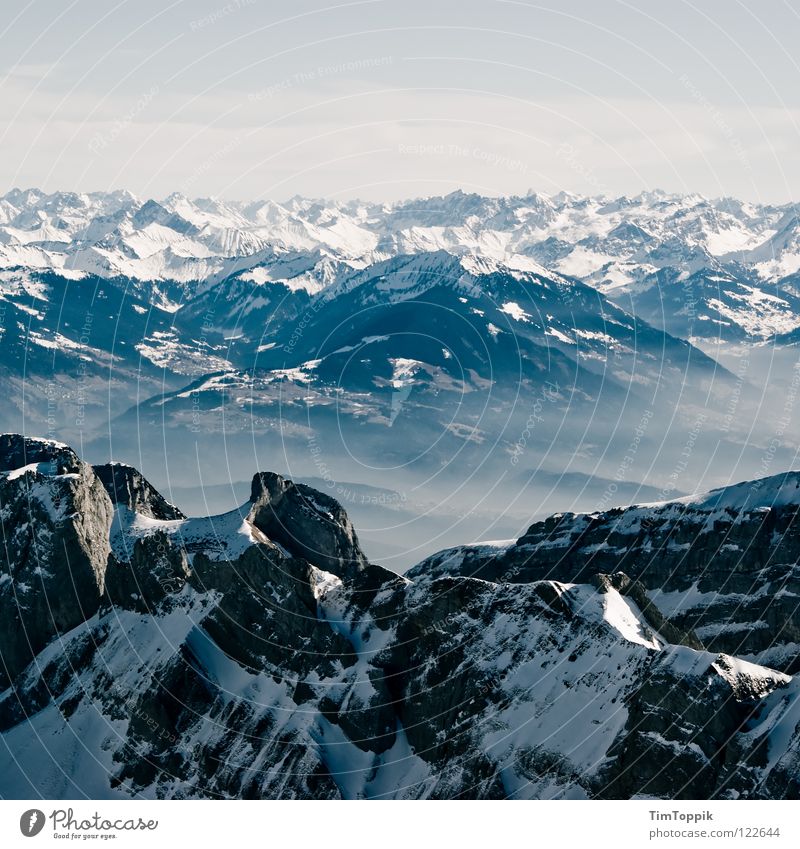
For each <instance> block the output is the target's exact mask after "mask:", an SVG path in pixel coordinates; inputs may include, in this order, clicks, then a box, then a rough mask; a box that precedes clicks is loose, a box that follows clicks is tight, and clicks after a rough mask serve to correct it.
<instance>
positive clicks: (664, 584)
mask: <svg viewBox="0 0 800 849" xmlns="http://www.w3.org/2000/svg"><path fill="white" fill-rule="evenodd" d="M799 481H800V475H798V474H797V473H787V474H785V475H781V476H779V477H775V478H768V479H765V480H763V481H759V482H756V483H754V484H747V485H740V486H738V487H729V488H727V489H724V490H719V491H717V492H712V493H709V494H707V495H704V496H699V497H694V498H684V499H681V500H678V501H673V502H668V503H664V504H660V505H651V506H646V507H632V508H627V509H619V510H612V511H608V512H605V513H600V514H592V515H574V514H563V515H557V516H554V517H551V518H550V519H548V520H546V521H544V522H539V523H536V524H534V525H533V526H532V527H531V528H530V529H529V530H528V531H527V533H526V534H525V535H523V536H522V537H521V538H520V539H519V540H517V541H516V542H512V543H508V544H504V545H495V546H491V545H486V546H471V547H462V548H458V549H453V550H449V551H446V552H442V553H440V554H438V555H436V556H434V557H432V558H430V559H429V560H427V561H425V562H423V563H421V564H419V565H418V566H416V567H415V568H414V569H412V570H411V571H410V572H409V573H408V575H407V577H405V578H401V577H399V576H397V575H395V574H393V573H391V572H389V571H387V570H385V569H383V568H381V567H380V566H377V565H374V564H371V563H369V562H368V560H367V558H366V557H365V556H364V554H363V552H362V551H361V548H360V546H359V542H358V538H357V535H356V532H355V531H354V529H353V526H352V524H351V523H350V521H349V519H348V517H347V515H346V513H345V511H344V510H343V509H342V507H341V506H340V505H339V504H338V503H337V502H336V501H335V500H333V499H332V498H330V497H329V496H327V495H324V494H323V493H320V492H317V491H315V490H313V489H311V488H309V487H307V486H303V485H300V484H295V483H293V482H291V481H289V480H285V479H283V478H281V477H280V476H278V475H276V474H272V473H269V472H260V473H258V474H256V475H255V477H254V478H253V483H252V491H251V495H250V498H249V500H248V501H247V502H246V503H245V504H244V505H243V506H242V507H241V508H240V509H238V510H234V511H232V512H230V513H228V514H225V515H221V516H213V517H206V518H202V519H192V518H187V517H185V516H184V515H183V513H182V512H181V511H180V510H179V509H178V508H177V507H175V506H173V505H171V504H169V503H168V502H167V501H166V499H164V498H163V497H162V496H161V495H160V494H159V493H158V492H156V491H155V489H154V488H153V487H152V486H151V485H150V484H149V483H148V482H147V481H146V480H145V479H144V478H143V477H142V476H141V475H140V474H139V473H138V472H137V471H136V470H135V469H133V468H131V467H129V466H125V465H121V464H110V465H104V466H95V467H92V466H90V465H88V464H86V463H84V462H82V461H81V460H80V459H79V457H78V456H77V455H76V454H75V453H74V452H73V451H72V450H71V449H70V448H68V447H67V446H65V445H61V444H59V443H54V442H48V441H43V440H36V439H28V438H24V437H22V436H18V435H8V434H7V435H4V436H2V437H0V511H2V512H0V516H1V517H2V530H3V549H2V555H1V557H2V560H0V654H1V656H2V664H1V665H0V732H1V733H2V742H3V745H2V746H0V796H3V797H12V798H14V797H16V798H29V797H36V796H39V795H43V796H46V797H52V798H75V797H78V796H88V797H90V798H107V797H132V798H139V797H164V798H195V797H244V798H378V797H385V798H386V797H388V798H418V797H425V798H456V797H461V798H508V797H511V798H552V797H569V798H629V797H634V796H639V797H641V796H645V797H654V798H738V797H747V798H784V797H791V798H797V797H798V796H800V735H799V734H798V728H797V725H798V722H799V721H800V698H799V696H800V687H798V679H796V678H793V677H792V676H793V674H794V673H795V672H796V671H797V668H798V666H799V665H800V664H798V660H797V648H798V642H800V640H798V627H799V626H800V615H799V614H798V610H797V603H796V601H797V598H798V595H799V594H800V582H799V581H798V554H799V553H800V535H799V534H798V522H797V517H798V504H799V503H800V488H798V482H799Z"/></svg>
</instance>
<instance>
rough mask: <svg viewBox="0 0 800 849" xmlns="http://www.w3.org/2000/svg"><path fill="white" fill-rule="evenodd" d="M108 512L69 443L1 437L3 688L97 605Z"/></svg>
mask: <svg viewBox="0 0 800 849" xmlns="http://www.w3.org/2000/svg"><path fill="white" fill-rule="evenodd" d="M111 514H112V506H111V502H110V501H109V498H108V496H107V495H106V492H105V490H104V489H103V486H102V484H101V483H100V481H99V480H98V479H97V478H96V477H95V475H94V473H93V472H92V468H91V466H88V465H86V464H85V463H82V462H81V461H80V460H79V459H78V458H77V456H76V455H75V454H74V452H73V451H72V450H71V449H69V448H68V447H67V446H65V445H61V444H59V443H55V442H50V441H45V440H35V439H26V438H24V437H21V436H16V435H9V434H4V435H2V436H0V518H1V519H2V526H3V542H4V545H3V547H2V549H0V651H1V652H2V664H1V665H0V689H5V688H6V687H7V686H8V685H9V684H10V683H11V681H12V680H13V679H14V678H15V677H16V676H17V675H18V674H19V673H20V672H21V671H22V670H23V669H24V668H25V667H26V666H27V665H28V664H29V663H31V661H32V660H33V658H34V657H35V656H36V655H37V653H38V652H39V651H41V650H42V649H43V648H44V647H45V646H46V645H47V644H48V643H49V642H50V641H51V640H53V639H54V638H55V637H57V636H60V635H63V634H66V633H67V632H68V631H70V630H71V629H72V628H74V627H75V626H77V625H79V624H81V623H82V622H84V621H85V620H86V619H88V618H90V617H91V616H92V615H93V614H94V613H96V612H97V610H98V607H99V604H100V597H101V595H102V593H103V589H104V583H105V573H106V565H107V560H108V555H109V551H110V548H109V529H110V526H111Z"/></svg>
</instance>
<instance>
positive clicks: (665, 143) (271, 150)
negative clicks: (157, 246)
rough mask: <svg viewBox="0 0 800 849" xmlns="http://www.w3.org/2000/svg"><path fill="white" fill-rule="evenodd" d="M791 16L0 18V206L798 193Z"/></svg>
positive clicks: (178, 5) (515, 4) (107, 8)
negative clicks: (30, 196)
mask: <svg viewBox="0 0 800 849" xmlns="http://www.w3.org/2000/svg"><path fill="white" fill-rule="evenodd" d="M798 41H800V10H799V9H797V8H793V7H792V5H791V4H790V2H784V0H758V2H751V0H747V1H746V2H745V0H698V2H684V0H671V2H663V0H661V2H650V0H642V2H621V1H620V0H594V2H591V0H564V2H557V3H556V2H550V3H535V2H528V0H481V2H476V0H462V2H451V1H450V0H424V2H422V0H402V2H397V1H396V0H355V2H339V3H331V4H325V3H320V2H304V0H294V2H283V0H280V2H274V0H272V1H271V2H268V0H172V2H170V0H159V2H155V0H135V2H134V0H116V1H115V0H4V2H3V19H2V22H0V97H1V98H2V101H1V102H2V110H0V149H1V150H2V157H0V169H2V174H1V175H0V192H5V191H8V190H9V189H11V188H14V187H19V188H28V187H38V188H42V189H44V190H47V191H55V190H73V191H94V190H111V189H118V188H126V189H129V190H130V191H132V192H134V193H136V194H137V195H142V196H152V197H164V196H166V195H168V194H170V193H171V192H173V191H177V192H181V193H183V194H186V195H189V196H190V197H204V196H217V197H222V198H228V199H240V200H250V199H257V198H272V199H275V200H278V201H280V200H283V199H286V198H289V197H291V196H293V195H295V194H301V195H305V196H310V197H332V198H354V197H360V198H364V199H366V200H377V201H381V200H393V199H397V198H406V197H418V196H422V195H432V194H444V193H446V192H449V191H452V190H454V189H457V188H460V189H463V190H464V191H475V192H480V193H483V194H524V193H526V192H528V191H530V190H535V191H539V192H545V193H551V194H554V193H557V192H559V191H562V190H563V191H570V192H575V193H579V194H592V195H595V194H607V195H619V194H636V193H638V192H640V191H642V190H652V189H656V188H660V189H664V190H666V191H671V192H686V193H695V192H697V193H700V194H703V195H707V196H714V197H717V196H726V195H731V196H736V197H740V198H743V199H746V200H752V201H758V202H776V203H783V202H786V201H789V200H797V199H798V198H800V156H797V155H796V151H797V150H798V141H800V57H798V56H797V51H796V45H797V43H798Z"/></svg>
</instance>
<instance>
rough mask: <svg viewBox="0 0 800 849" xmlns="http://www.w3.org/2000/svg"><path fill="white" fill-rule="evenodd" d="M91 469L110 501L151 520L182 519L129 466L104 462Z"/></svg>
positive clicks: (154, 489) (172, 505) (174, 508)
mask: <svg viewBox="0 0 800 849" xmlns="http://www.w3.org/2000/svg"><path fill="white" fill-rule="evenodd" d="M92 468H93V470H94V473H95V474H96V475H97V477H98V478H99V479H100V482H101V483H102V484H103V486H104V487H105V488H106V492H107V493H108V497H109V498H110V499H111V502H112V504H117V505H124V506H125V507H127V508H128V509H129V510H132V511H133V512H134V513H139V514H140V515H141V516H149V517H150V518H151V519H185V518H186V517H185V516H184V515H183V513H182V512H181V511H180V510H179V509H178V508H177V507H176V506H175V505H174V504H170V503H169V502H168V501H167V500H166V499H165V498H164V496H163V495H161V493H160V492H159V491H158V490H157V489H156V488H155V487H154V486H153V485H152V484H151V483H150V482H149V481H148V480H147V479H146V478H145V477H144V476H143V475H142V474H140V473H139V472H138V471H137V470H136V469H134V468H133V466H126V465H125V464H124V463H105V464H103V465H100V466H92Z"/></svg>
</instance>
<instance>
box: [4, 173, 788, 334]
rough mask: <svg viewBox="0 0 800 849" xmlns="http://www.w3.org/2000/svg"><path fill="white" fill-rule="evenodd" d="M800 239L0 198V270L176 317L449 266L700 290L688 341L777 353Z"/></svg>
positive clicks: (776, 230) (623, 202)
mask: <svg viewBox="0 0 800 849" xmlns="http://www.w3.org/2000/svg"><path fill="white" fill-rule="evenodd" d="M797 232H798V227H797V216H796V213H795V211H794V207H793V206H792V205H786V206H781V207H776V206H770V205H757V204H749V203H744V202H741V201H737V200H734V199H730V198H722V199H715V200H709V199H706V198H702V197H700V196H698V195H668V194H665V193H662V192H645V193H642V194H640V195H638V196H636V197H632V198H627V197H619V198H608V197H593V198H588V197H578V196H575V195H570V194H568V193H564V192H562V193H560V194H558V195H554V196H548V195H542V194H528V195H525V196H512V197H501V198H494V197H483V196H480V195H475V194H464V193H463V192H454V193H452V194H450V195H447V196H446V197H432V198H421V199H416V200H410V201H400V202H394V203H387V204H375V203H361V202H358V201H349V202H337V201H318V200H306V199H302V198H293V199H292V200H290V201H288V202H286V203H284V204H280V203H276V202H274V201H263V202H259V201H257V202H229V201H228V202H226V201H221V200H217V199H209V198H202V199H195V200H190V199H188V198H186V197H184V196H182V195H179V194H172V195H170V196H169V197H167V198H165V199H163V200H160V201H156V200H152V199H139V198H136V197H134V196H133V195H131V194H130V193H127V192H111V193H100V192H94V193H84V194H75V193H69V192H56V193H54V194H45V193H42V192H39V191H37V190H28V191H19V190H14V191H11V192H9V193H8V194H6V195H5V196H4V197H3V198H1V199H0V268H4V269H28V270H31V269H50V270H55V271H58V272H59V273H69V274H72V275H75V274H78V275H80V274H94V275H98V276H101V277H106V278H120V279H126V280H132V281H138V282H139V285H140V288H141V284H142V283H143V282H144V283H147V284H149V289H150V291H151V292H152V293H153V294H152V300H153V302H154V303H156V304H157V305H158V306H160V307H161V308H164V309H177V308H179V306H180V305H181V303H182V302H183V300H184V299H185V295H186V293H191V294H196V293H197V292H198V291H202V289H203V288H204V286H207V285H210V284H213V283H215V282H219V281H221V280H225V279H227V278H230V277H232V276H237V275H239V276H241V277H242V279H245V280H248V281H253V282H258V283H267V282H274V281H280V280H283V279H290V280H292V282H291V283H290V284H289V285H290V286H293V287H302V288H305V289H307V290H308V291H317V290H318V289H319V287H321V286H324V285H326V284H327V283H329V282H330V281H331V275H330V274H329V273H328V271H326V267H329V266H330V264H331V263H333V264H334V265H341V264H349V265H351V266H352V267H354V268H362V267H364V266H366V265H370V264H373V263H375V262H379V261H381V260H385V259H388V258H391V257H394V256H399V255H404V254H410V253H430V252H434V251H447V252H450V253H453V254H468V255H472V256H477V257H483V258H486V259H490V260H494V261H497V262H502V263H503V264H505V265H507V266H510V267H513V268H519V269H523V270H532V271H535V270H536V265H537V264H539V265H543V266H545V267H546V268H547V269H549V270H550V271H551V272H553V273H562V274H565V275H568V276H572V277H577V278H579V279H581V280H583V281H584V282H586V283H589V284H590V285H592V286H595V287H597V288H599V289H600V290H601V291H603V292H606V293H609V294H611V295H612V296H614V297H626V296H630V295H631V294H633V295H635V296H636V297H637V298H638V297H640V296H642V295H643V293H644V292H648V291H650V290H652V289H653V288H654V287H655V288H656V289H664V292H663V296H664V298H665V299H666V301H670V300H671V299H672V297H673V295H677V296H680V297H682V299H683V301H686V300H687V287H689V286H690V284H688V283H687V280H689V279H690V278H691V279H693V280H694V282H695V283H697V280H703V281H704V282H703V284H702V286H700V287H699V288H698V289H697V291H696V292H694V293H693V300H694V301H695V302H696V307H697V310H696V311H698V315H697V316H696V318H697V321H696V322H692V325H693V326H692V328H689V327H688V326H687V322H686V321H684V322H683V327H684V330H685V333H683V334H679V335H685V336H688V335H690V332H691V333H695V334H696V335H702V336H710V335H718V334H719V333H720V332H722V334H723V336H725V335H726V334H728V333H731V332H732V333H734V335H735V334H736V333H742V334H743V335H745V336H747V337H751V336H752V337H754V338H766V337H768V336H771V335H774V334H776V333H783V332H788V331H790V330H792V329H794V328H795V327H798V326H800V317H798V303H797V291H796V286H795V283H794V278H795V276H796V275H797V273H798V271H800V248H798V237H797ZM287 254H288V255H297V254H300V255H303V254H309V255H314V256H316V257H317V260H316V262H317V263H321V266H320V267H319V269H318V270H317V271H312V273H311V274H308V273H306V272H302V273H300V274H293V273H292V272H291V271H290V270H288V269H285V270H281V269H280V268H276V267H275V264H276V261H278V264H280V258H281V257H282V256H284V255H287ZM312 265H313V263H312ZM698 275H700V276H699V277H698ZM715 278H719V279H718V280H716V279H715ZM728 278H732V285H731V286H725V285H722V286H717V287H716V288H717V289H720V290H722V293H723V294H722V297H717V296H715V294H714V291H713V290H714V288H715V286H714V283H715V282H720V281H722V282H723V283H724V282H725V281H726V280H728ZM158 283H161V284H164V283H169V284H174V285H175V286H177V288H174V287H173V288H170V287H167V289H165V288H164V286H163V285H162V286H158V285H156V284H158ZM667 284H669V285H667ZM690 288H691V287H690ZM728 289H731V292H730V293H729V294H728V293H727V290H728ZM718 294H719V293H718ZM650 301H652V293H651V296H650V298H649V300H648V299H644V302H643V305H642V309H643V311H644V315H645V317H647V318H648V320H651V319H652V317H653V315H655V314H656V313H654V309H655V307H654V305H653V304H652V303H650ZM716 301H719V303H716ZM668 312H670V313H671V312H673V309H672V308H671V307H670V309H669V310H668ZM691 317H692V318H694V316H691ZM694 325H697V326H696V327H695V326H694Z"/></svg>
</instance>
